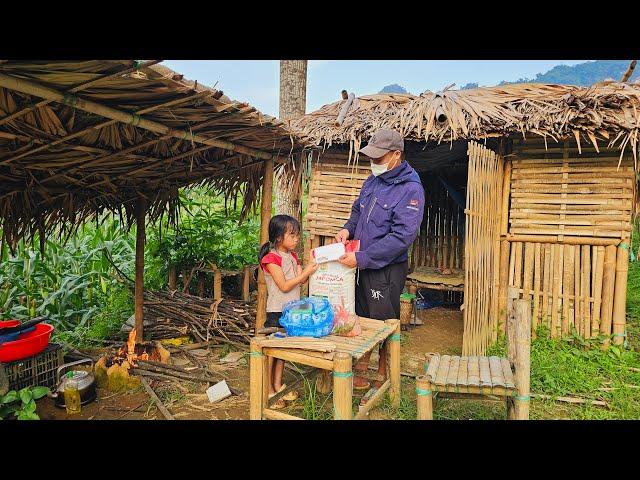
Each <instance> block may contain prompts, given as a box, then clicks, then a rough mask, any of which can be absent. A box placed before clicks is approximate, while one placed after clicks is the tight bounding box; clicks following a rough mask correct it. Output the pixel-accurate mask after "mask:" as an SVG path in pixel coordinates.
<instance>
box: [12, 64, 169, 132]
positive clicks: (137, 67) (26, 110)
mask: <svg viewBox="0 0 640 480" xmlns="http://www.w3.org/2000/svg"><path fill="white" fill-rule="evenodd" d="M161 61H162V60H150V61H148V62H143V63H141V64H139V65H137V62H135V61H133V63H134V65H133V66H131V67H127V68H125V69H123V70H118V71H117V72H113V73H109V74H107V75H103V76H101V77H98V78H95V79H93V80H89V81H88V82H84V83H80V84H78V85H76V86H75V87H73V88H71V89H69V90H67V91H66V93H76V92H79V91H81V90H86V89H87V88H89V87H92V86H94V85H95V84H97V83H100V82H103V81H104V80H108V79H110V78H113V77H118V76H120V75H126V74H127V73H131V72H134V71H136V70H140V69H142V68H145V67H150V66H151V65H155V64H156V63H160V62H161ZM51 102H53V100H41V101H39V102H37V103H34V104H33V105H30V106H28V107H25V108H23V109H22V110H18V111H17V112H14V113H12V114H10V115H7V116H5V117H3V118H0V125H4V124H5V123H7V122H10V121H11V120H15V119H16V118H18V117H21V116H23V115H24V114H26V113H29V112H32V111H33V110H35V109H36V108H40V107H44V106H45V105H48V104H50V103H51Z"/></svg>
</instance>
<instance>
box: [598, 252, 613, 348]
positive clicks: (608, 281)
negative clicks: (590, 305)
mask: <svg viewBox="0 0 640 480" xmlns="http://www.w3.org/2000/svg"><path fill="white" fill-rule="evenodd" d="M615 266H616V247H615V245H608V246H607V247H606V248H605V250H604V273H603V277H602V305H601V306H600V333H602V334H604V335H605V336H607V337H608V336H609V335H611V318H612V315H613V294H614V291H615V281H616V270H615ZM609 343H610V340H609V339H608V338H607V339H605V340H604V342H603V345H602V346H603V348H608V347H609Z"/></svg>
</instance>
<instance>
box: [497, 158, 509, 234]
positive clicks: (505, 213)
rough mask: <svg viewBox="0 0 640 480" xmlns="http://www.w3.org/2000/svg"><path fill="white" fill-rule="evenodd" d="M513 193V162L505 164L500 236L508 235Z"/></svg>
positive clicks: (507, 161)
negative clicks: (510, 199)
mask: <svg viewBox="0 0 640 480" xmlns="http://www.w3.org/2000/svg"><path fill="white" fill-rule="evenodd" d="M510 193H511V160H506V161H505V162H504V176H503V177H502V206H501V208H500V235H506V234H507V231H508V229H509V194H510Z"/></svg>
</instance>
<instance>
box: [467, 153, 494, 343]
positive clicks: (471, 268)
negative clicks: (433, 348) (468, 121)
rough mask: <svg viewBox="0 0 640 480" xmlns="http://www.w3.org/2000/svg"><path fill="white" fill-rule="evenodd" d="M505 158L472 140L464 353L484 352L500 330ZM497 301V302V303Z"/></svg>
mask: <svg viewBox="0 0 640 480" xmlns="http://www.w3.org/2000/svg"><path fill="white" fill-rule="evenodd" d="M502 163H503V162H502V159H501V158H500V157H499V156H497V155H496V154H495V152H493V151H491V150H489V149H487V148H485V147H483V146H482V145H480V144H478V143H475V142H469V183H468V188H467V208H466V210H465V214H466V215H465V216H466V226H465V232H466V241H465V247H464V248H465V255H464V257H465V261H464V264H465V265H464V266H465V282H464V335H463V340H462V354H463V355H482V354H484V352H485V351H486V348H487V347H488V346H489V345H490V344H491V342H492V341H493V339H494V337H495V332H496V331H497V327H498V325H497V317H496V316H494V315H492V312H493V310H494V303H493V302H497V300H498V298H497V297H498V296H497V286H498V283H497V282H496V275H497V266H498V265H497V263H496V262H495V259H496V258H498V255H499V250H498V248H499V243H498V236H499V227H500V203H501V202H502V196H501V192H502V170H503V165H502ZM496 305H497V303H496Z"/></svg>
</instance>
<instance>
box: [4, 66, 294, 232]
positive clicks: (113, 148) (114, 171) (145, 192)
mask: <svg viewBox="0 0 640 480" xmlns="http://www.w3.org/2000/svg"><path fill="white" fill-rule="evenodd" d="M157 63H158V62H157V61H148V62H140V61H132V60H114V61H103V60H89V61H69V62H66V61H28V62H20V61H0V228H2V234H3V241H7V242H9V243H10V244H14V243H15V242H16V241H17V240H18V239H19V238H21V237H23V236H26V237H30V236H33V234H34V233H36V232H40V234H41V235H40V236H41V237H44V236H45V235H46V234H49V233H51V232H56V233H62V234H66V233H69V230H70V229H73V228H75V227H77V226H78V225H79V224H80V223H81V222H82V221H84V220H87V219H88V218H89V217H92V216H93V215H95V214H100V213H103V212H109V211H110V212H114V213H115V212H117V213H119V214H120V216H121V217H122V218H123V220H125V221H126V223H127V224H128V225H130V224H131V222H132V221H133V220H134V218H135V213H134V212H135V208H134V206H135V201H136V199H137V198H138V196H139V195H142V196H144V197H146V198H147V200H148V205H149V207H148V208H149V210H148V213H149V215H150V216H151V218H152V219H155V218H157V217H159V216H160V215H162V214H163V213H165V212H166V213H167V214H168V216H169V218H170V219H175V212H176V206H177V198H178V197H177V193H178V188H180V187H182V186H186V185H192V184H200V185H209V186H211V187H212V188H213V189H214V190H215V191H217V192H220V193H223V194H224V195H225V197H226V198H234V199H235V198H237V197H238V196H240V197H241V198H243V200H244V204H243V215H244V214H246V213H247V211H248V210H249V209H251V208H252V207H254V206H255V204H256V202H257V200H258V199H259V195H260V188H261V184H262V163H263V162H264V161H265V159H268V158H273V159H274V160H276V161H277V162H286V161H287V160H288V159H289V158H290V157H291V156H292V154H293V153H294V152H296V151H298V150H300V149H301V148H302V144H301V143H300V142H299V141H298V140H297V139H296V138H295V137H294V136H293V135H292V134H291V132H290V130H289V128H288V127H287V126H286V125H284V124H283V123H282V122H280V121H278V120H276V119H275V118H273V117H270V116H267V115H263V114H261V113H260V112H258V111H257V110H256V109H255V108H253V107H251V106H249V105H247V104H246V103H240V102H236V101H232V100H230V99H229V98H228V97H226V96H224V95H223V92H222V91H219V90H215V89H212V88H209V87H206V86H203V85H199V84H198V83H197V82H192V81H189V80H186V79H184V77H183V76H182V75H180V74H177V73H175V72H173V71H171V70H169V69H168V68H166V67H163V66H161V65H157Z"/></svg>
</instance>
